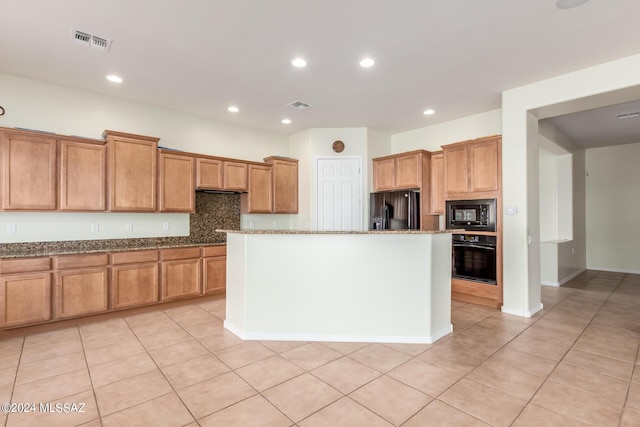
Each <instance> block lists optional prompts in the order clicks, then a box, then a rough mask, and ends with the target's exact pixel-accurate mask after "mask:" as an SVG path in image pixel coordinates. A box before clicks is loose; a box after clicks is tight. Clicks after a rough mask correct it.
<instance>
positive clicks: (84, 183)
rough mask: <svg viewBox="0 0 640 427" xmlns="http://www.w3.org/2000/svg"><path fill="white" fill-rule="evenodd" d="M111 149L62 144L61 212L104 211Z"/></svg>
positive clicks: (104, 146)
mask: <svg viewBox="0 0 640 427" xmlns="http://www.w3.org/2000/svg"><path fill="white" fill-rule="evenodd" d="M106 167H107V147H106V145H105V144H104V143H99V142H96V143H88V142H84V141H71V140H65V139H63V140H61V141H60V210H63V211H104V210H105V207H106V189H107V185H106V177H107V171H106Z"/></svg>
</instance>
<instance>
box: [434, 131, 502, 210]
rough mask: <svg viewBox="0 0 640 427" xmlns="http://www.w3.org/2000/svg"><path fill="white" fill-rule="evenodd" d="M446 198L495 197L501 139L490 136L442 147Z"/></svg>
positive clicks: (499, 168)
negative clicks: (470, 195)
mask: <svg viewBox="0 0 640 427" xmlns="http://www.w3.org/2000/svg"><path fill="white" fill-rule="evenodd" d="M442 149H443V156H444V191H445V194H446V197H447V198H453V199H455V198H466V197H469V195H468V193H475V194H474V197H484V196H487V197H496V195H495V194H494V193H495V192H497V191H499V190H500V179H501V137H500V136H492V137H487V138H481V139H474V140H471V141H464V142H458V143H455V144H451V145H446V146H443V147H442Z"/></svg>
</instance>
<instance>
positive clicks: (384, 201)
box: [369, 190, 420, 230]
mask: <svg viewBox="0 0 640 427" xmlns="http://www.w3.org/2000/svg"><path fill="white" fill-rule="evenodd" d="M369 208H370V211H369V212H370V214H371V220H370V221H369V229H370V230H407V229H408V230H419V229H420V193H419V192H417V191H412V190H407V191H385V192H381V193H371V199H370V206H369Z"/></svg>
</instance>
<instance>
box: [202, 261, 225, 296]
mask: <svg viewBox="0 0 640 427" xmlns="http://www.w3.org/2000/svg"><path fill="white" fill-rule="evenodd" d="M202 283H203V294H205V295H206V294H216V293H220V292H224V291H225V290H226V288H227V257H226V256H217V257H212V258H204V260H203V264H202Z"/></svg>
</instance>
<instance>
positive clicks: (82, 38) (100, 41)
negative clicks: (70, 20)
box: [71, 29, 111, 52]
mask: <svg viewBox="0 0 640 427" xmlns="http://www.w3.org/2000/svg"><path fill="white" fill-rule="evenodd" d="M71 40H73V41H74V42H76V43H78V44H81V45H83V46H90V47H92V48H94V49H98V50H101V51H103V52H109V48H110V47H111V40H109V39H105V38H104V37H98V36H94V35H92V34H89V33H85V32H84V31H79V30H74V29H72V30H71Z"/></svg>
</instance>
